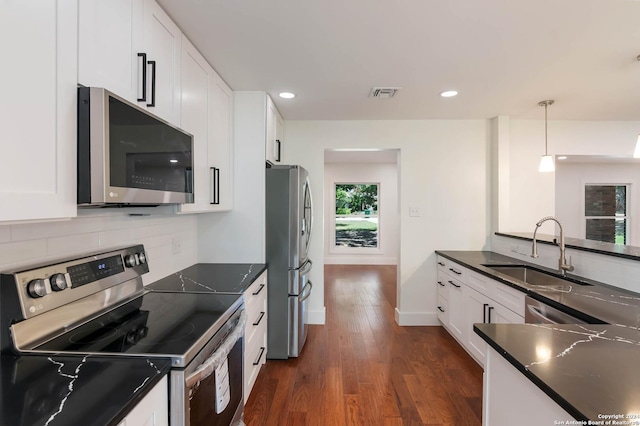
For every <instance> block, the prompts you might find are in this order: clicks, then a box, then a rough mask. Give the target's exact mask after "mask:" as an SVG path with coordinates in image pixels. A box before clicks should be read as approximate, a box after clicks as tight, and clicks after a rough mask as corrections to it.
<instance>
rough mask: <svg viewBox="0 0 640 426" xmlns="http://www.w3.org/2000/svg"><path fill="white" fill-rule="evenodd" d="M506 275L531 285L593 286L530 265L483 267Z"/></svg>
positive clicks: (489, 265)
mask: <svg viewBox="0 0 640 426" xmlns="http://www.w3.org/2000/svg"><path fill="white" fill-rule="evenodd" d="M483 266H484V267H486V268H489V269H493V270H494V271H496V272H499V273H501V274H504V275H508V276H510V277H512V278H515V279H517V280H520V281H522V282H524V283H526V284H530V285H543V286H563V285H568V284H578V285H591V284H588V283H585V282H582V281H579V280H576V279H572V278H568V277H567V278H563V277H560V276H556V275H553V274H550V273H547V272H544V271H541V270H539V269H535V268H533V267H531V266H528V265H491V264H488V265H483Z"/></svg>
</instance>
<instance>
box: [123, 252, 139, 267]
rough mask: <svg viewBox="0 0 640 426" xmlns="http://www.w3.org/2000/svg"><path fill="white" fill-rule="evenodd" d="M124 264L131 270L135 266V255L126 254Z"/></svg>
mask: <svg viewBox="0 0 640 426" xmlns="http://www.w3.org/2000/svg"><path fill="white" fill-rule="evenodd" d="M124 264H125V265H127V267H129V268H133V267H134V266H136V265H137V262H136V255H135V254H128V255H126V256H125V257H124Z"/></svg>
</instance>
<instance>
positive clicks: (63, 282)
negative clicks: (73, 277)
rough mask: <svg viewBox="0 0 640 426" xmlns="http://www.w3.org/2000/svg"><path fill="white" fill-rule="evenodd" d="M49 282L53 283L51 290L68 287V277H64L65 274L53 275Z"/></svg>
mask: <svg viewBox="0 0 640 426" xmlns="http://www.w3.org/2000/svg"><path fill="white" fill-rule="evenodd" d="M49 282H50V283H51V290H53V291H61V290H64V289H65V288H67V279H66V278H65V277H64V274H53V275H51V276H50V277H49Z"/></svg>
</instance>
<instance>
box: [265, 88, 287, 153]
mask: <svg viewBox="0 0 640 426" xmlns="http://www.w3.org/2000/svg"><path fill="white" fill-rule="evenodd" d="M282 133H283V121H282V116H281V115H280V113H279V112H278V109H277V108H276V106H275V104H274V103H273V101H272V100H271V98H270V97H269V96H267V144H266V159H267V162H269V163H271V164H280V163H281V162H282Z"/></svg>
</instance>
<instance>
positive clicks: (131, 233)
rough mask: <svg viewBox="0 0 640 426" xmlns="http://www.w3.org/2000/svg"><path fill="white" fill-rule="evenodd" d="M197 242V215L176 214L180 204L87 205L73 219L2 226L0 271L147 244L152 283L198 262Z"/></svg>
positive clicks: (149, 276)
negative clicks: (104, 206) (96, 206)
mask: <svg viewBox="0 0 640 426" xmlns="http://www.w3.org/2000/svg"><path fill="white" fill-rule="evenodd" d="M130 213H136V214H141V215H144V216H130ZM196 241H197V220H196V216H195V215H176V214H175V208H174V207H149V208H135V209H131V208H127V209H88V210H83V209H81V210H79V213H78V217H77V218H74V219H70V220H64V221H58V222H39V223H22V224H13V225H0V271H10V270H12V269H14V268H18V267H20V266H28V265H32V264H36V263H39V262H46V261H50V260H54V259H59V258H65V257H68V256H74V255H84V254H87V253H89V252H94V251H102V250H108V249H110V248H114V247H119V246H125V245H133V244H144V246H145V250H146V251H147V254H148V258H149V269H150V272H149V273H148V274H145V275H144V276H143V281H144V283H145V284H149V283H152V282H154V281H156V280H158V279H160V278H162V277H165V276H167V275H169V274H171V273H174V272H176V271H179V270H180V269H183V268H186V267H188V266H191V265H192V264H194V263H196V262H197V244H196ZM174 242H175V243H177V246H179V249H178V247H176V249H177V250H174ZM174 251H175V253H174ZM177 251H179V252H177Z"/></svg>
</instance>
